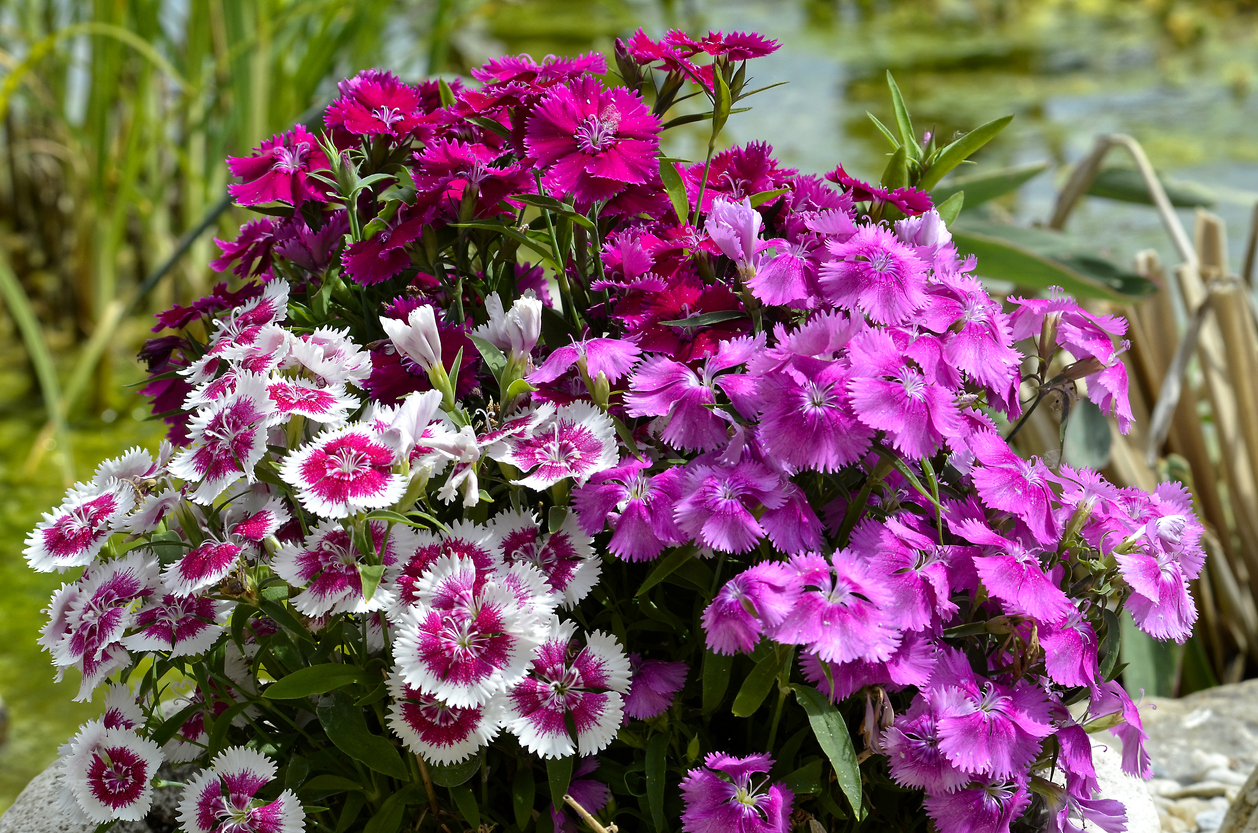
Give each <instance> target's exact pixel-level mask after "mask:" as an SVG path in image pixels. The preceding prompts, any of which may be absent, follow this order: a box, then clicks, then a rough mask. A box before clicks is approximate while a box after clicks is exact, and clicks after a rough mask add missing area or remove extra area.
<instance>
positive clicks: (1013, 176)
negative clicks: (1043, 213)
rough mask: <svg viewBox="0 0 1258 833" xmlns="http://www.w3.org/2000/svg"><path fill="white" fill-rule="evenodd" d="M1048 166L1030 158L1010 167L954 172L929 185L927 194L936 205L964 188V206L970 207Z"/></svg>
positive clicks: (1043, 170) (1041, 171)
mask: <svg viewBox="0 0 1258 833" xmlns="http://www.w3.org/2000/svg"><path fill="white" fill-rule="evenodd" d="M1048 167H1049V163H1048V162H1031V163H1028V164H1026V165H1015V166H1013V167H1010V168H997V169H996V170H994V171H981V172H979V173H973V174H967V175H966V176H956V177H953V178H952V179H949V180H948V181H947V182H941V183H939V184H938V185H936V186H935V187H934V188H932V189H931V192H930V198H931V199H932V200H933V201H934V202H935V204H936V205H939V204H940V203H942V202H944V201H946V200H947V199H949V198H951V197H952V196H953V195H955V194H959V193H961V192H962V191H964V192H965V207H966V208H973V207H974V206H976V205H982V204H983V203H985V202H987V201H989V200H994V199H996V198H997V197H999V196H1003V195H1004V194H1008V193H1009V192H1010V191H1014V190H1016V189H1017V188H1018V187H1019V186H1021V185H1022V184H1023V183H1024V182H1029V181H1030V180H1032V179H1034V178H1035V177H1037V176H1039V175H1040V174H1042V173H1044V172H1045V171H1046V170H1048Z"/></svg>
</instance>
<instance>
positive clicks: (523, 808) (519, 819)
mask: <svg viewBox="0 0 1258 833" xmlns="http://www.w3.org/2000/svg"><path fill="white" fill-rule="evenodd" d="M536 801H537V782H536V781H535V780H533V769H532V768H531V767H528V766H525V765H524V764H517V766H516V769H515V780H514V782H512V785H511V809H512V810H513V811H514V813H515V825H516V827H518V828H520V829H521V830H523V829H524V828H525V827H526V826H528V823H529V820H530V819H531V818H532V817H533V805H534V803H536Z"/></svg>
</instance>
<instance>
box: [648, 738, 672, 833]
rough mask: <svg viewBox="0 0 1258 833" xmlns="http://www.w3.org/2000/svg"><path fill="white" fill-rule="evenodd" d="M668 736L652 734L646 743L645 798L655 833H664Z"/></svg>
mask: <svg viewBox="0 0 1258 833" xmlns="http://www.w3.org/2000/svg"><path fill="white" fill-rule="evenodd" d="M667 754H668V735H665V734H659V733H657V734H654V735H651V739H650V740H648V741H647V743H646V796H647V803H648V804H650V805H651V821H652V822H654V824H655V829H656V831H657V833H665V831H667V829H668V828H667V827H666V826H665V822H664V786H665V784H666V782H667V780H668V758H667Z"/></svg>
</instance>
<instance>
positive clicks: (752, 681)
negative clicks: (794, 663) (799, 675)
mask: <svg viewBox="0 0 1258 833" xmlns="http://www.w3.org/2000/svg"><path fill="white" fill-rule="evenodd" d="M781 664H782V663H781V659H780V658H779V657H778V655H777V652H776V651H770V652H769V653H768V654H767V655H765V658H764V659H762V660H760V662H758V663H756V667H755V668H753V669H751V673H750V674H748V675H747V679H745V680H743V684H742V687H741V688H739V689H738V694H736V695H734V705H733V707H732V708H731V709H730V711H732V712H733V713H734V717H751V716H752V715H753V714H755V713H756V711H757V710H758V709H759V708H760V705H761V704H762V703H763V702H764V698H766V697H768V696H769V692H770V691H771V690H772V689H773V681H774V680H776V679H777V675H778V669H779V667H780V666H781Z"/></svg>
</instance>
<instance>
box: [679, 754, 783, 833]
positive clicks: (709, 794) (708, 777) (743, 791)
mask: <svg viewBox="0 0 1258 833" xmlns="http://www.w3.org/2000/svg"><path fill="white" fill-rule="evenodd" d="M772 766H773V759H772V758H770V757H769V756H768V755H751V756H749V757H746V758H734V757H731V756H729V755H725V754H721V753H713V754H711V755H708V756H707V757H706V758H704V760H703V768H702V769H692V770H690V772H689V773H688V774H687V775H686V777H685V778H684V779H682V782H681V796H682V800H683V801H684V802H685V805H686V809H685V811H684V812H683V813H682V815H681V829H682V830H684V831H686V833H734V831H737V833H786V832H787V831H788V830H790V827H791V825H790V815H791V805H792V804H793V803H794V799H795V796H794V794H792V793H791V791H790V790H788V789H787V788H786V787H784V786H783V785H782V784H780V783H778V782H776V781H775V782H770V781H769V779H768V777H767V776H761V777H759V778H757V777H756V775H757V774H759V773H767V772H768V771H769V769H770V767H772Z"/></svg>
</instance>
